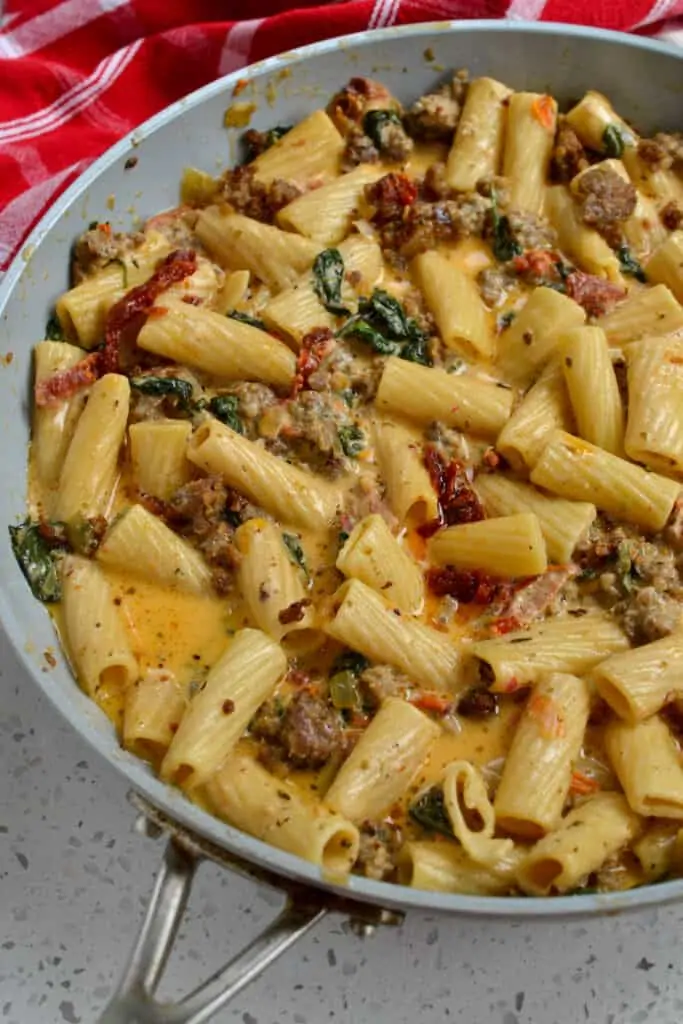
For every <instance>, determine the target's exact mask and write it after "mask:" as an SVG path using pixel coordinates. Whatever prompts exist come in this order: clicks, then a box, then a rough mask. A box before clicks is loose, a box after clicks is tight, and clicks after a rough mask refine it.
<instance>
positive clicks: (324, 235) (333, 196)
mask: <svg viewBox="0 0 683 1024" xmlns="http://www.w3.org/2000/svg"><path fill="white" fill-rule="evenodd" d="M384 173H385V172H384V170H383V169H381V168H379V169H378V168H377V167H375V166H374V165H373V164H361V166H360V167H355V168H354V169H353V170H352V171H348V172H347V173H346V174H342V175H340V177H338V178H334V180H333V181H330V182H328V183H327V184H326V185H322V186H321V188H315V189H312V190H311V191H310V192H305V193H304V194H303V195H302V196H298V198H296V199H294V200H293V201H292V202H291V203H288V204H287V206H284V207H283V208H282V209H281V210H280V211H279V212H278V214H277V217H276V220H277V222H278V224H279V225H280V227H282V228H286V229H287V230H288V231H298V232H299V234H300V235H305V236H306V237H307V238H312V239H313V240H314V241H316V242H319V243H320V245H323V246H325V245H335V244H336V243H337V242H341V240H342V239H343V238H345V237H346V236H347V235H348V233H349V229H350V227H351V218H352V217H353V214H354V212H355V211H357V209H358V206H359V203H360V200H361V198H362V195H363V189H364V188H365V186H366V185H369V184H370V183H371V182H373V181H377V179H378V178H381V176H382V175H383V174H384Z"/></svg>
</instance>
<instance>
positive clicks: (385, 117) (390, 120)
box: [363, 110, 403, 149]
mask: <svg viewBox="0 0 683 1024" xmlns="http://www.w3.org/2000/svg"><path fill="white" fill-rule="evenodd" d="M388 124H395V125H398V126H399V128H402V127H403V125H402V123H401V118H400V117H399V116H398V114H397V113H396V111H395V110H369V111H368V112H367V114H366V115H365V117H364V118H363V131H364V132H365V134H366V135H367V136H368V137H369V138H370V139H372V141H373V143H374V144H375V146H377V149H382V148H383V146H384V143H383V139H382V136H383V134H384V128H386V126H387V125H388Z"/></svg>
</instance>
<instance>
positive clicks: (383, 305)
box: [358, 288, 410, 341]
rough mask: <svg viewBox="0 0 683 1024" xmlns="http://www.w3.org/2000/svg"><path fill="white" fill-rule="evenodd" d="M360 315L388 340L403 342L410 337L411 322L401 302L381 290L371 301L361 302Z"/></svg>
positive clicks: (376, 291) (363, 300)
mask: <svg viewBox="0 0 683 1024" xmlns="http://www.w3.org/2000/svg"><path fill="white" fill-rule="evenodd" d="M358 313H359V315H360V316H362V317H364V318H365V319H366V320H368V321H369V322H370V323H371V324H372V325H373V327H375V328H376V329H377V330H378V331H381V332H382V334H384V335H386V337H387V338H393V339H394V340H396V341H401V340H402V339H403V338H407V337H408V334H409V331H410V321H409V320H408V317H407V316H406V315H405V313H404V311H403V309H402V307H401V304H400V302H399V301H398V300H397V299H395V298H394V297H393V295H389V293H388V292H385V291H383V290H382V289H381V288H375V290H374V292H373V293H372V295H371V296H370V298H369V299H361V300H360V302H359V304H358Z"/></svg>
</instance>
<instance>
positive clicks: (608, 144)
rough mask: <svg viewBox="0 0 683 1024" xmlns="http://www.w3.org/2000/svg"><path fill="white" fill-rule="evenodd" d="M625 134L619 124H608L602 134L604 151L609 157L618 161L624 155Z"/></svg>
mask: <svg viewBox="0 0 683 1024" xmlns="http://www.w3.org/2000/svg"><path fill="white" fill-rule="evenodd" d="M624 144H625V139H624V133H623V131H622V129H621V128H620V127H619V125H618V124H608V125H607V127H606V128H605V130H604V132H603V133H602V151H603V153H604V154H605V156H607V157H611V158H613V159H615V160H618V159H619V158H620V157H621V156H622V155H623V153H624Z"/></svg>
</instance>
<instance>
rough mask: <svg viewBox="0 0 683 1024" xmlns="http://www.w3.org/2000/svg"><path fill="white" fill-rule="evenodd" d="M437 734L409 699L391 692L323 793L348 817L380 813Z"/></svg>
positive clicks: (400, 790)
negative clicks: (391, 695)
mask: <svg viewBox="0 0 683 1024" xmlns="http://www.w3.org/2000/svg"><path fill="white" fill-rule="evenodd" d="M438 735H439V727H438V725H436V724H435V723H434V722H433V721H432V720H431V719H430V718H428V717H427V715H425V714H423V713H422V712H421V711H418V710H417V708H414V707H413V706H412V704H408V703H407V702H406V701H403V700H399V699H398V698H395V697H390V698H389V699H388V700H385V701H384V703H383V704H382V706H381V708H380V709H379V711H378V712H377V714H376V715H375V717H374V718H373V720H372V721H371V723H370V725H369V726H368V727H367V729H366V730H365V732H364V733H363V735H362V736H361V738H360V739H359V741H358V743H357V744H356V746H355V747H354V748H353V750H352V751H351V753H350V754H349V756H348V758H347V759H346V761H344V763H343V765H342V766H341V768H340V769H339V771H338V773H337V775H336V776H335V778H334V781H333V783H332V785H331V786H330V788H329V789H328V791H327V794H326V796H325V803H326V804H327V806H328V807H331V808H332V810H333V811H337V812H338V813H339V814H342V815H343V816H344V817H345V818H349V819H350V820H351V821H357V822H361V821H365V820H366V819H368V818H369V819H372V818H378V817H379V816H380V815H381V814H382V813H383V812H386V811H387V810H388V808H390V807H391V805H392V804H394V803H395V802H396V801H397V800H399V799H400V798H401V797H402V796H403V794H404V793H405V791H406V790H407V789H408V786H409V785H410V783H411V782H412V780H413V777H414V775H415V773H416V772H417V771H418V769H419V768H420V765H421V764H422V763H423V761H424V760H425V758H426V756H427V754H428V752H429V748H430V747H431V745H432V743H433V742H434V740H435V739H436V737H437V736H438Z"/></svg>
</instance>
